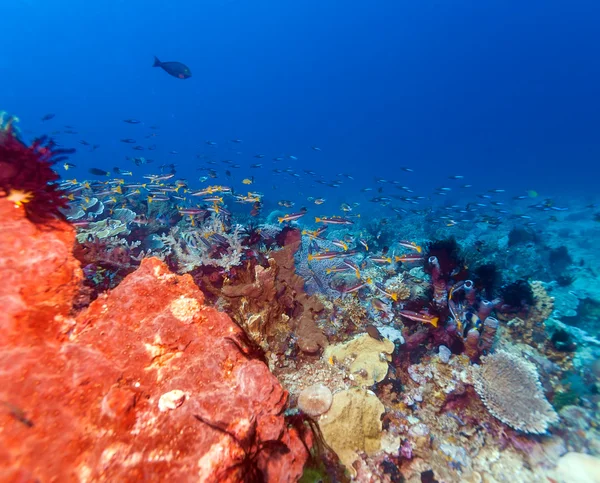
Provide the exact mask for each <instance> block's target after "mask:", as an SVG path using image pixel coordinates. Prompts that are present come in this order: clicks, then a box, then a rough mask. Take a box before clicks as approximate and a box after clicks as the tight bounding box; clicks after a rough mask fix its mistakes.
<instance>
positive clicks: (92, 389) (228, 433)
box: [0, 200, 308, 482]
mask: <svg viewBox="0 0 600 483" xmlns="http://www.w3.org/2000/svg"><path fill="white" fill-rule="evenodd" d="M0 210H2V213H3V216H2V217H0V223H1V224H2V229H3V233H5V236H4V240H3V241H7V239H8V241H10V242H12V243H13V245H12V247H13V249H12V250H11V251H10V253H13V254H14V256H13V257H12V259H11V260H10V263H8V264H6V263H5V264H3V265H2V266H1V267H0V273H1V276H2V278H3V280H10V282H11V283H10V284H3V285H2V289H1V290H2V295H1V298H2V300H3V307H4V308H5V310H4V311H3V313H2V316H1V317H2V327H3V328H4V330H3V337H2V338H1V340H0V341H1V345H2V349H3V350H2V353H3V354H4V356H3V357H2V358H1V360H0V366H1V371H0V372H1V373H2V376H1V377H0V384H1V386H2V389H1V391H0V392H1V394H0V400H1V401H2V403H1V404H2V408H3V411H2V412H0V418H2V421H1V425H2V427H3V438H1V439H0V447H1V450H2V453H3V454H4V455H5V456H6V457H5V458H3V459H2V462H0V466H1V471H2V474H3V478H6V479H7V480H8V481H14V480H15V479H16V480H34V479H37V480H49V479H56V478H58V479H62V480H69V479H72V478H73V476H74V475H79V476H77V477H78V478H79V477H80V478H86V479H109V480H131V479H139V478H140V477H142V475H145V474H146V475H147V474H150V473H151V474H152V475H154V477H155V478H160V479H168V478H174V479H182V478H187V477H189V475H192V474H194V475H196V477H198V478H200V479H207V478H209V479H214V480H219V481H232V482H233V481H240V480H241V479H242V478H247V477H251V478H260V479H261V480H264V481H295V480H297V479H298V478H299V477H300V475H301V473H302V468H303V465H304V463H305V461H306V459H307V457H308V452H307V449H306V447H305V443H304V442H303V441H302V439H301V437H300V433H299V432H298V431H297V430H296V429H294V428H288V427H287V426H286V425H285V423H284V418H283V410H284V409H285V406H286V399H287V398H286V393H285V391H284V390H283V389H282V388H281V386H280V385H279V383H278V382H277V380H276V379H275V378H274V377H273V376H272V375H271V374H270V373H269V371H268V369H267V367H266V366H265V365H264V364H263V363H262V362H260V361H258V360H256V359H253V358H252V356H251V354H250V353H249V352H248V348H247V346H246V344H245V342H244V341H245V335H244V333H243V332H242V331H241V329H239V328H238V327H237V326H236V325H235V324H234V323H232V321H231V319H229V317H227V316H226V315H225V314H223V313H219V312H217V311H216V310H215V309H212V308H209V307H207V306H205V305H204V304H203V300H204V299H203V296H202V293H201V292H200V291H199V290H198V288H197V287H196V286H195V284H194V283H193V280H192V278H191V277H189V276H184V277H180V276H177V275H174V274H172V273H170V272H169V270H168V269H167V268H166V267H165V266H164V265H163V264H162V263H161V262H160V261H158V260H157V259H146V260H144V261H143V262H142V264H141V266H140V268H139V269H138V270H136V271H135V272H134V273H133V274H130V275H129V276H128V277H126V278H125V279H124V280H123V282H121V284H119V286H118V287H117V288H115V289H113V290H112V291H110V292H109V293H108V294H106V295H103V296H101V297H99V298H98V300H96V301H95V302H92V304H91V305H90V306H89V307H88V308H87V309H86V310H84V311H82V312H81V313H79V314H78V315H77V316H76V317H75V318H70V317H68V311H69V308H70V303H71V301H72V299H73V297H74V295H75V291H76V285H77V283H78V280H80V278H81V272H80V270H79V267H78V264H77V263H76V262H75V260H74V259H73V257H72V256H71V255H70V248H71V246H72V243H73V241H74V233H73V231H72V229H71V228H70V227H67V226H63V227H62V228H58V229H54V230H52V231H43V230H39V229H38V228H37V227H36V226H35V225H32V224H31V223H29V222H28V221H27V220H25V219H24V218H23V217H24V213H23V212H21V211H18V210H14V209H13V208H12V207H11V206H10V203H9V202H8V201H6V200H0ZM24 233H25V234H27V235H28V236H23V234H24ZM17 237H19V238H20V239H21V240H22V241H21V242H19V243H20V245H19V243H17V241H16V239H17ZM14 246H20V248H21V249H20V250H18V251H14ZM3 253H6V252H3ZM32 281H34V285H32ZM40 281H43V282H42V285H41V286H40ZM40 289H41V290H42V292H40V291H39V290H40ZM117 341H118V343H117ZM216 400H218V401H219V402H220V403H219V404H218V405H215V404H214V401H216ZM253 475H254V476H253Z"/></svg>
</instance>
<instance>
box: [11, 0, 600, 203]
mask: <svg viewBox="0 0 600 483" xmlns="http://www.w3.org/2000/svg"><path fill="white" fill-rule="evenodd" d="M2 12H3V17H4V18H3V22H2V33H3V39H4V41H3V49H2V55H1V56H0V108H3V109H5V110H7V111H9V112H11V113H13V114H16V115H18V116H19V117H20V118H21V121H22V122H21V127H22V128H23V129H24V130H28V129H29V130H32V131H33V132H35V133H41V132H44V131H50V130H54V129H61V128H62V126H63V125H64V124H71V125H74V126H75V127H76V129H77V131H78V132H79V134H78V135H77V136H68V135H64V134H63V135H60V136H59V140H60V142H61V143H64V144H65V145H77V141H79V140H80V139H85V140H87V141H89V142H91V143H93V144H100V148H99V149H98V150H97V151H95V152H93V153H89V152H87V149H86V148H83V149H80V150H79V152H78V153H77V155H76V156H75V158H74V162H75V163H76V164H77V165H78V169H79V170H81V171H80V172H79V173H77V172H75V175H77V176H78V177H81V176H85V174H82V173H85V170H83V169H82V168H83V167H84V166H85V167H86V168H87V167H90V166H97V167H104V168H107V169H111V168H112V166H122V167H124V168H131V167H134V166H133V165H132V164H131V163H128V162H126V161H125V159H124V156H125V155H135V154H143V155H144V154H145V155H146V156H148V155H149V154H150V153H136V152H132V151H131V149H130V146H126V145H124V144H122V143H120V142H119V141H118V139H119V138H123V137H131V138H135V139H137V140H138V141H140V142H143V143H144V145H148V144H151V143H154V142H155V143H156V144H157V145H158V147H159V148H158V149H157V150H156V151H154V152H153V153H152V155H151V157H153V158H156V159H157V164H159V163H166V162H173V161H174V162H177V163H179V164H180V168H179V170H180V171H179V173H178V174H179V175H185V176H186V177H189V178H192V177H193V176H197V175H198V174H200V173H197V172H196V171H195V168H196V167H197V166H198V161H197V159H196V158H195V155H196V154H198V153H209V154H211V155H213V156H214V158H215V159H217V160H218V159H223V158H225V157H231V156H234V155H233V153H232V152H230V146H231V144H228V143H227V140H229V139H232V138H241V139H243V140H244V143H243V144H242V145H240V146H239V147H238V146H236V147H235V149H240V150H242V151H243V154H242V155H239V156H237V157H236V158H235V159H236V160H239V162H240V163H241V164H244V165H249V164H250V163H252V162H257V160H256V159H254V158H253V157H252V155H253V154H255V153H265V154H267V157H266V158H265V160H264V162H265V166H266V168H269V169H270V168H272V167H273V166H272V165H273V162H272V161H271V158H272V157H273V156H280V155H288V154H293V155H295V156H297V157H298V158H299V159H298V160H297V161H294V160H286V161H285V162H283V163H280V164H281V167H282V168H285V167H287V166H292V167H294V169H297V170H299V171H301V169H305V168H306V169H315V170H317V171H318V172H319V173H323V174H325V175H326V176H327V177H328V178H331V177H335V174H336V173H339V172H348V173H352V174H354V175H355V176H356V177H358V178H362V180H361V181H357V182H356V183H355V184H354V185H350V186H349V187H344V188H342V189H343V190H346V191H345V195H346V196H350V195H351V194H352V190H355V191H357V192H358V189H359V188H360V187H362V186H363V185H365V184H366V183H365V182H364V181H366V180H368V181H371V180H372V178H373V177H375V176H380V177H385V178H388V179H398V180H401V181H402V183H403V184H407V185H409V186H411V187H414V188H415V189H417V190H418V191H419V192H420V191H423V190H426V189H430V188H434V187H437V186H442V185H448V184H450V185H451V183H453V182H452V181H448V180H447V179H446V177H447V176H448V175H450V174H457V173H458V174H464V175H467V179H466V180H465V182H469V183H473V184H475V185H476V187H477V189H479V188H481V189H482V190H483V189H488V188H493V187H502V188H506V187H508V188H509V189H510V190H511V191H512V192H513V193H516V192H520V190H525V189H536V190H538V191H539V192H540V193H543V194H546V195H548V194H549V195H551V194H556V193H561V192H562V193H570V192H582V191H584V192H589V193H590V194H591V193H595V192H596V187H597V182H598V181H597V180H598V174H599V172H600V169H599V168H598V161H599V160H600V93H599V89H600V57H599V56H598V46H599V45H600V35H599V33H598V25H600V2H598V1H597V0H582V1H577V0H575V1H572V2H565V1H564V0H560V1H558V0H529V1H527V2H522V1H519V2H517V1H507V0H487V1H485V2H473V1H466V0H456V1H452V2H449V1H446V0H437V1H431V0H419V1H404V0H382V1H369V2H365V1H360V2H359V1H355V0H348V1H344V2H341V1H339V0H338V1H331V0H302V1H294V2H292V1H286V0H277V1H275V0H253V1H241V0H232V1H227V0H224V1H216V0H210V1H190V0H184V1H177V2H165V1H164V0H121V1H115V0H105V1H102V2H90V1H87V0H86V1H82V0H56V1H53V2H48V1H41V0H20V1H12V2H4V4H3V6H2ZM153 55H157V56H158V57H159V58H160V59H161V60H163V61H169V60H178V61H182V62H185V63H186V64H187V65H188V66H189V67H190V68H191V70H192V73H193V77H192V78H191V79H188V80H185V81H182V80H179V79H176V78H173V77H170V76H169V75H167V74H166V73H165V72H163V71H161V70H160V69H153V68H152V67H151V65H152V60H153ZM48 112H53V113H56V118H55V119H53V120H52V121H49V122H47V123H42V122H41V121H40V117H41V116H42V115H44V114H46V113H48ZM125 118H137V119H140V120H142V121H144V125H138V126H130V125H127V124H125V123H123V122H122V120H123V119H125ZM152 124H156V125H158V126H160V131H159V132H160V136H159V137H157V138H155V139H153V140H145V139H143V136H144V135H145V134H148V133H149V132H150V131H149V126H150V125H152ZM206 140H211V141H215V142H218V147H216V148H211V147H210V146H207V145H206V144H205V141H206ZM311 145H316V146H319V147H320V148H322V152H320V153H319V152H315V151H312V150H311V149H310V146H311ZM171 150H177V151H178V152H179V154H177V155H170V154H168V153H169V151H171ZM181 165H185V166H181ZM401 166H411V167H412V168H414V169H415V171H416V172H415V173H414V174H407V173H405V172H403V171H400V170H399V167H401ZM134 168H135V167H134ZM248 173H250V171H248V170H246V171H244V172H243V173H240V177H243V176H244V175H246V174H248ZM257 173H258V171H257V170H253V174H257ZM70 175H71V173H69V176H70ZM260 176H262V179H260V180H259V182H258V184H257V186H260V187H263V188H264V186H265V184H272V183H273V181H272V180H271V179H270V178H269V179H266V178H268V177H270V176H271V175H270V171H269V170H267V169H263V172H262V174H261V175H259V176H257V177H258V178H260ZM286 179H287V178H286ZM266 181H268V183H267V182H266ZM454 183H456V182H454ZM327 190H330V188H321V187H318V189H315V190H313V191H312V192H310V193H308V192H307V193H306V194H312V195H316V196H319V195H322V196H326V197H328V196H329V193H328V191H327Z"/></svg>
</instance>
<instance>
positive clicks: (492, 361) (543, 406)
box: [474, 351, 558, 434]
mask: <svg viewBox="0 0 600 483" xmlns="http://www.w3.org/2000/svg"><path fill="white" fill-rule="evenodd" d="M474 372H475V375H474V385H475V390H476V391H477V394H479V396H480V397H481V400H482V401H483V402H484V404H485V406H486V407H487V409H488V411H489V412H490V413H491V414H492V416H494V417H496V418H498V419H499V420H500V421H502V422H503V423H505V424H507V425H509V426H510V427H512V428H515V429H518V430H520V431H523V432H525V433H534V434H543V433H545V432H546V431H547V430H548V426H549V425H551V424H554V423H556V422H557V421H558V415H557V414H556V412H555V411H554V409H553V408H552V406H551V405H550V403H549V402H548V401H547V400H546V398H545V397H544V393H543V388H542V385H541V384H540V381H539V375H538V373H537V370H536V368H535V366H534V365H533V364H531V363H529V362H527V361H526V360H523V359H521V358H519V357H517V356H514V355H513V354H510V353H508V352H506V351H498V352H495V353H494V354H490V355H488V356H484V357H482V365H481V366H480V367H479V368H477V369H475V371H474Z"/></svg>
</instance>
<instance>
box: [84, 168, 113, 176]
mask: <svg viewBox="0 0 600 483" xmlns="http://www.w3.org/2000/svg"><path fill="white" fill-rule="evenodd" d="M88 172H89V173H90V174H94V175H96V176H110V171H105V170H103V169H98V168H90V169H88Z"/></svg>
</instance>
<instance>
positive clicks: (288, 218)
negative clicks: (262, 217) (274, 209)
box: [277, 211, 306, 223]
mask: <svg viewBox="0 0 600 483" xmlns="http://www.w3.org/2000/svg"><path fill="white" fill-rule="evenodd" d="M304 215H306V211H300V212H299V213H290V214H289V215H284V216H280V217H279V218H277V219H278V220H279V223H283V222H284V221H294V220H297V219H298V218H302V217H303V216H304Z"/></svg>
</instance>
